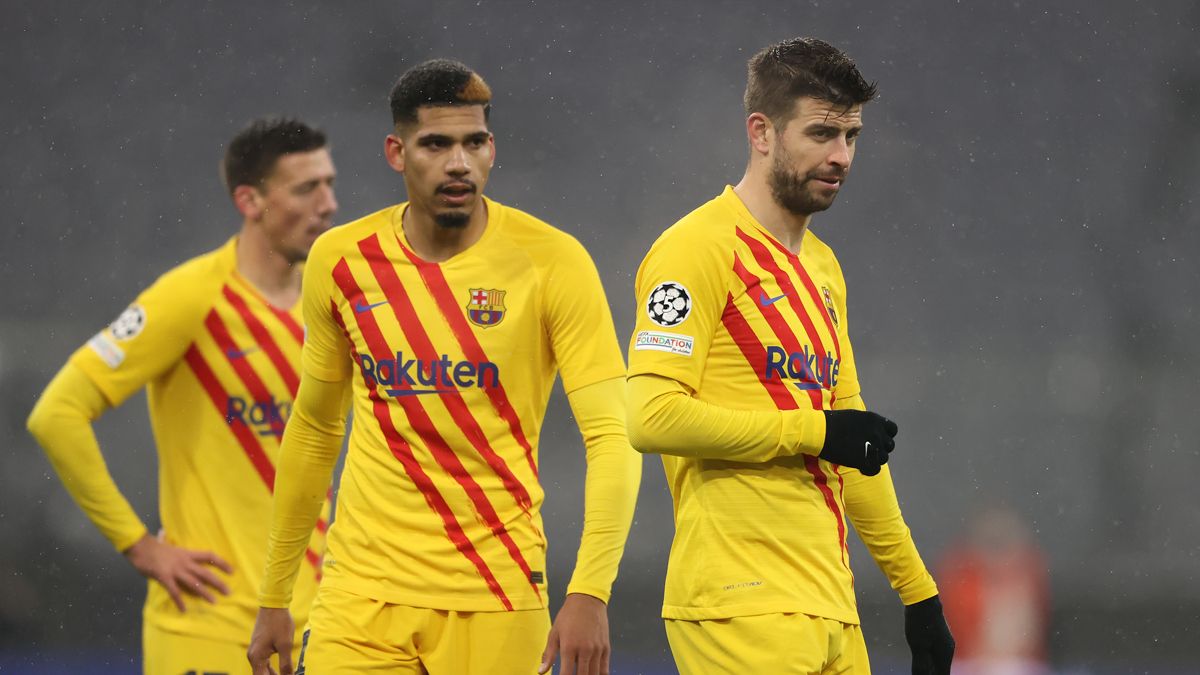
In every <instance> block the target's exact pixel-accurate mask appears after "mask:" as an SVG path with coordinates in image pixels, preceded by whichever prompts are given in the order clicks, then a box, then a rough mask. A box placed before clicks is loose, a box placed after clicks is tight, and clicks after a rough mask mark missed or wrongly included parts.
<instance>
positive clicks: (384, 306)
mask: <svg viewBox="0 0 1200 675" xmlns="http://www.w3.org/2000/svg"><path fill="white" fill-rule="evenodd" d="M485 204H486V207H487V210H488V224H487V228H486V230H485V231H484V233H483V235H482V236H481V238H480V239H479V241H477V242H476V243H475V244H474V245H472V246H471V247H470V248H469V249H467V250H466V251H463V252H462V253H460V254H458V255H456V256H454V257H453V258H451V259H450V260H447V261H445V262H442V263H436V264H435V263H429V262H425V261H423V260H421V259H420V258H419V257H418V256H417V255H416V254H415V253H413V251H412V250H411V249H410V248H409V247H408V245H407V244H406V243H405V241H404V237H403V229H402V227H401V219H402V216H403V213H404V210H405V208H407V204H400V205H397V206H393V207H389V208H386V209H384V210H382V211H379V212H377V213H374V214H371V215H369V216H366V217H365V218H362V219H360V220H358V221H355V222H353V223H350V224H348V225H345V226H342V227H339V228H337V229H335V230H332V231H330V232H328V233H326V234H324V235H323V236H322V237H321V238H320V239H319V240H318V241H317V243H316V245H315V246H314V247H313V250H312V253H311V255H310V256H309V259H308V266H309V267H308V269H307V270H306V276H305V287H304V316H305V321H306V324H307V327H308V339H307V342H306V343H305V346H304V357H303V363H304V372H305V377H310V376H311V377H315V378H317V379H320V380H324V381H327V382H336V381H342V380H344V379H345V378H347V377H352V380H353V385H352V387H353V401H354V403H353V410H354V420H355V423H354V425H353V428H352V432H351V437H350V444H349V451H348V454H347V457H346V465H345V469H344V472H343V474H342V479H341V485H340V488H339V493H338V517H337V522H336V524H335V525H334V526H333V527H332V528H331V529H330V532H329V549H328V553H327V555H326V559H325V568H324V575H325V576H324V579H323V580H322V583H323V584H329V585H330V586H331V587H335V588H339V589H341V590H344V591H347V592H351V593H354V594H357V595H361V596H366V597H369V598H373V599H377V600H383V601H386V602H390V603H396V604H403V605H412V606H417V607H429V608H436V609H447V610H457V611H502V610H524V609H538V608H542V607H545V606H546V600H547V599H546V583H547V579H546V567H545V557H546V539H545V536H544V535H543V528H542V518H541V514H540V507H541V504H542V499H543V491H542V487H541V485H540V483H539V482H538V455H537V452H538V450H537V449H538V435H539V432H540V430H541V425H542V418H543V416H544V414H545V411H546V404H547V401H548V399H549V396H550V391H551V387H552V385H553V383H554V378H555V375H556V372H558V373H561V375H562V379H563V386H564V388H565V389H566V391H567V392H568V393H570V392H573V391H575V390H577V389H579V388H582V387H586V386H588V385H590V384H594V383H597V382H601V381H604V380H608V379H612V378H617V377H621V376H622V375H623V374H624V364H623V362H622V359H621V353H620V349H619V348H618V346H617V342H616V334H615V331H614V329H613V325H612V318H611V316H610V315H609V312H608V306H607V302H606V301H605V298H604V290H603V288H602V286H601V283H600V277H599V274H598V273H597V271H596V267H595V265H594V264H593V263H592V260H591V258H590V257H589V256H588V254H587V252H586V251H585V250H584V248H583V246H581V245H580V244H579V242H577V241H576V240H575V239H573V238H572V237H570V236H569V235H567V234H565V233H563V232H561V231H559V230H556V229H554V228H553V227H551V226H549V225H547V224H545V223H543V222H541V221H539V220H537V219H536V218H534V217H532V216H530V215H528V214H525V213H523V212H521V211H518V210H516V209H513V208H509V207H506V206H503V205H501V204H498V203H496V202H494V201H492V200H490V199H489V200H485Z"/></svg>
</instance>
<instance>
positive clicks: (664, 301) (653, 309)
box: [646, 281, 692, 328]
mask: <svg viewBox="0 0 1200 675" xmlns="http://www.w3.org/2000/svg"><path fill="white" fill-rule="evenodd" d="M691 312H692V296H691V294H689V293H688V291H687V289H686V288H684V287H683V284H681V283H678V282H675V281H664V282H663V283H661V284H659V285H658V286H655V288H654V290H653V291H651V292H650V297H649V299H647V300H646V314H647V315H649V316H650V320H651V321H653V322H654V323H656V324H658V325H660V326H662V327H663V328H673V327H675V326H678V325H679V324H681V323H683V321H684V319H686V318H688V314H691Z"/></svg>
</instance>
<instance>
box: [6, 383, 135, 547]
mask: <svg viewBox="0 0 1200 675" xmlns="http://www.w3.org/2000/svg"><path fill="white" fill-rule="evenodd" d="M107 409H108V402H107V401H106V400H105V396H104V394H103V393H102V392H101V391H100V389H99V388H98V387H97V386H96V385H95V384H94V383H93V382H92V380H91V379H90V378H89V377H88V376H87V375H85V374H84V373H83V371H82V370H80V369H79V368H78V367H76V366H74V365H72V364H71V363H68V364H67V365H65V366H63V368H62V370H60V371H58V374H57V375H55V376H54V379H53V380H51V381H50V384H49V385H47V386H46V390H45V391H43V392H42V395H41V397H40V398H39V399H38V402H37V404H36V405H34V407H33V412H31V413H30V414H29V420H28V422H27V426H28V427H29V432H30V433H31V434H33V437H34V438H35V439H37V442H38V443H39V444H40V445H41V446H42V448H43V449H44V450H45V451H46V457H48V458H49V459H50V464H51V465H52V466H53V467H54V471H55V472H56V473H58V477H59V478H60V479H61V480H62V482H63V486H64V487H66V488H67V492H68V493H70V495H71V498H72V499H74V500H75V503H76V504H78V505H79V508H81V509H83V512H84V513H85V514H87V517H88V518H89V519H90V520H91V521H92V523H93V524H94V525H95V526H96V528H97V529H98V530H100V532H101V534H103V535H104V536H105V538H107V539H108V541H109V542H110V543H112V545H113V548H115V549H117V550H118V551H124V550H125V549H127V548H129V547H130V546H132V545H133V544H134V543H136V542H137V540H139V539H141V538H142V537H143V536H144V535H145V534H146V526H145V525H144V524H142V520H141V519H140V518H138V516H137V514H136V513H134V511H133V508H132V507H130V506H129V502H128V501H126V499H125V497H123V496H122V495H121V492H120V491H119V490H118V489H117V485H116V483H114V482H113V479H112V475H111V474H109V472H108V466H107V465H106V464H105V463H104V456H103V455H102V454H101V453H100V445H99V444H98V443H97V442H96V434H95V433H94V432H93V430H92V422H93V421H94V420H96V419H98V418H99V417H100V415H101V414H103V413H104V411H105V410H107Z"/></svg>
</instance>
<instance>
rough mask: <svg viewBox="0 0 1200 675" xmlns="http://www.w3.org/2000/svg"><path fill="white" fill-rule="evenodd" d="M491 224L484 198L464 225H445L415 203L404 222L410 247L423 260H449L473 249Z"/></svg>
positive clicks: (436, 261)
mask: <svg viewBox="0 0 1200 675" xmlns="http://www.w3.org/2000/svg"><path fill="white" fill-rule="evenodd" d="M487 225H488V212H487V204H486V203H485V202H484V201H483V200H480V201H479V206H478V208H476V209H475V211H474V212H473V213H472V214H471V218H470V220H468V221H467V224H466V225H464V226H463V227H443V226H442V225H439V224H438V223H437V221H436V220H435V219H434V217H433V214H431V213H429V212H427V211H423V210H421V209H419V208H416V207H414V206H413V205H411V204H410V205H409V208H408V209H406V210H405V211H404V217H403V219H402V220H401V223H400V227H401V229H402V230H403V232H404V240H405V242H407V244H408V247H409V248H411V249H412V251H413V253H416V254H417V256H418V257H420V258H421V260H424V261H426V262H432V263H440V262H445V261H447V260H449V259H451V258H453V257H454V256H456V255H458V254H459V253H462V252H463V251H465V250H467V249H468V248H471V246H472V245H473V244H474V243H475V242H477V241H479V239H480V237H482V236H483V233H484V231H485V230H487Z"/></svg>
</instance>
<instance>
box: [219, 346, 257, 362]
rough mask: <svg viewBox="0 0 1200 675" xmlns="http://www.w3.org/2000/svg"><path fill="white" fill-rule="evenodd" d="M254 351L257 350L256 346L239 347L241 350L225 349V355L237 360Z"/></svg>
mask: <svg viewBox="0 0 1200 675" xmlns="http://www.w3.org/2000/svg"><path fill="white" fill-rule="evenodd" d="M256 351H258V347H250V348H247V349H241V350H238V349H227V350H225V356H228V357H229V359H230V360H237V359H240V358H242V357H245V356H247V355H250V354H253V353H254V352H256Z"/></svg>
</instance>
